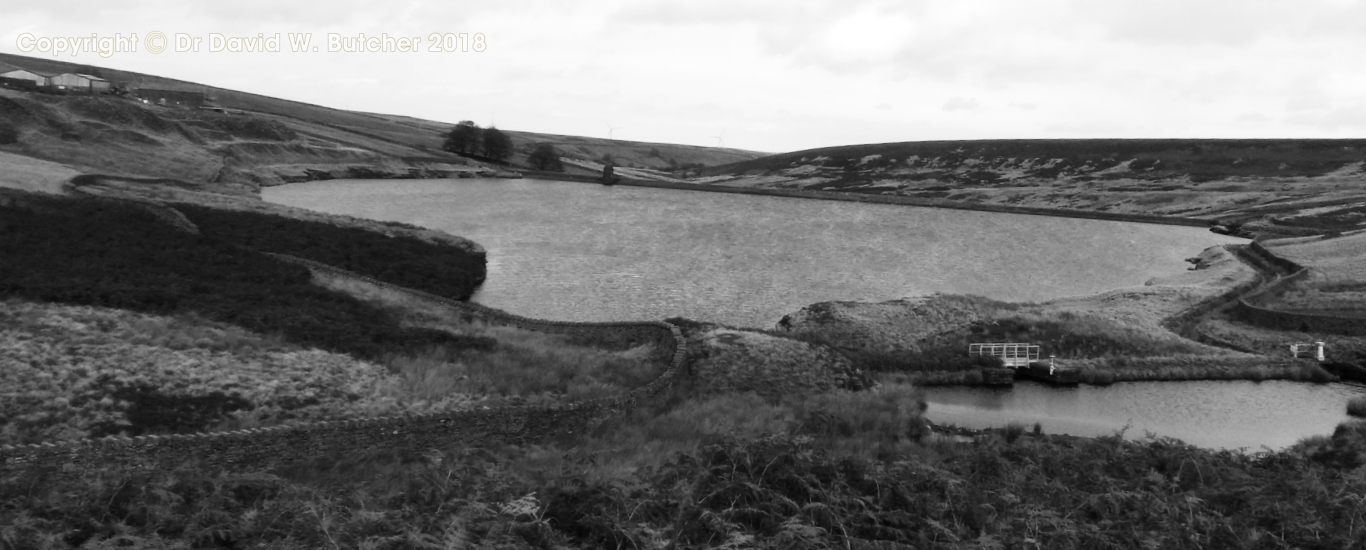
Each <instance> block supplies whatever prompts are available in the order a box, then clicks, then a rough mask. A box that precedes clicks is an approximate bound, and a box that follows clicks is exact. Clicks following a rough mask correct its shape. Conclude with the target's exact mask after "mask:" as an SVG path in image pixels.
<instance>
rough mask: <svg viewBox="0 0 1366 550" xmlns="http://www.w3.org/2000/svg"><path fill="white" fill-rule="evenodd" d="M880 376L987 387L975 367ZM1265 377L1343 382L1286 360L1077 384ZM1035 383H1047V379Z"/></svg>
mask: <svg viewBox="0 0 1366 550" xmlns="http://www.w3.org/2000/svg"><path fill="white" fill-rule="evenodd" d="M1269 363H1270V362H1269ZM1320 371H1321V372H1320ZM880 378H881V379H880V380H879V382H889V383H897V382H904V383H908V384H911V385H914V386H990V385H989V384H987V383H985V381H983V379H982V378H983V377H982V374H981V373H980V372H979V371H976V370H970V371H926V372H914V373H897V374H895V375H893V376H888V377H885V378H883V377H880ZM1017 380H1018V378H1017ZM1026 380H1027V379H1026ZM1267 380H1285V381H1289V382H1304V383H1310V384H1334V383H1344V380H1343V379H1342V378H1341V377H1338V376H1336V375H1333V374H1331V373H1329V372H1327V371H1325V370H1323V367H1321V366H1319V365H1318V364H1317V363H1314V364H1311V363H1304V364H1299V365H1297V364H1290V363H1281V364H1275V363H1270V364H1267V365H1259V366H1256V367H1252V368H1236V367H1217V366H1211V367H1200V368H1190V367H1181V366H1174V367H1134V368H1124V369H1105V370H1100V369H1082V370H1081V385H1084V386H1109V385H1111V384H1114V383H1117V382H1199V381H1246V382H1263V381H1267ZM1039 383H1041V384H1045V385H1047V384H1048V383H1047V382H1039Z"/></svg>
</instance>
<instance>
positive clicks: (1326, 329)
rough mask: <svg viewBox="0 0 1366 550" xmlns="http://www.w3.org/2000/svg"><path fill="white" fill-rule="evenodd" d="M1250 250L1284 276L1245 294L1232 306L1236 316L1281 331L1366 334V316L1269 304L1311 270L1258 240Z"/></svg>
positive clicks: (1350, 334)
mask: <svg viewBox="0 0 1366 550" xmlns="http://www.w3.org/2000/svg"><path fill="white" fill-rule="evenodd" d="M1248 249H1249V250H1250V251H1252V252H1253V253H1254V254H1255V255H1256V256H1257V257H1259V259H1260V260H1262V261H1264V262H1266V263H1267V264H1269V265H1270V266H1271V267H1272V268H1273V269H1274V270H1276V272H1277V273H1280V274H1282V275H1281V276H1280V277H1278V278H1277V279H1276V280H1275V281H1273V282H1271V283H1270V284H1267V285H1266V286H1264V287H1262V288H1261V289H1259V290H1257V291H1255V292H1252V293H1249V294H1247V295H1245V296H1243V297H1242V298H1241V299H1239V300H1238V301H1237V302H1236V303H1234V304H1233V307H1232V308H1230V309H1229V315H1231V316H1232V317H1233V318H1234V319H1237V320H1239V321H1242V322H1244V323H1247V324H1249V325H1255V326H1260V327H1266V328H1272V329H1277V330H1293V331H1300V332H1323V333H1328V334H1343V335H1348V336H1361V335H1366V319H1362V318H1352V317H1338V316H1334V315H1321V314H1315V313H1300V312H1295V311H1286V310H1281V309H1273V308H1271V307H1269V306H1268V304H1270V303H1271V302H1273V301H1274V300H1275V299H1276V298H1277V297H1279V296H1281V295H1282V294H1284V293H1285V291H1286V290H1289V289H1290V287H1291V285H1293V284H1294V283H1295V282H1296V281H1300V280H1303V279H1304V278H1306V277H1308V275H1309V269H1308V268H1306V267H1304V266H1301V265H1299V264H1297V263H1295V262H1293V261H1290V260H1287V259H1285V258H1281V257H1280V256H1277V255H1275V254H1273V253H1271V251H1269V250H1267V249H1266V248H1264V247H1262V245H1260V244H1258V243H1255V242H1254V243H1251V244H1249V245H1248Z"/></svg>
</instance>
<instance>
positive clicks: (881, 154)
mask: <svg viewBox="0 0 1366 550" xmlns="http://www.w3.org/2000/svg"><path fill="white" fill-rule="evenodd" d="M1363 162H1366V140H1289V139H1287V140H1196V139H1151V140H1121V139H1093V140H981V141H926V142H906V143H883V144H870V145H851V146H843V147H829V148H822V149H810V150H806V151H797V152H792V153H783V154H778V155H772V156H768V157H762V158H758V159H754V160H749V161H741V162H737V163H733V164H728V165H724V166H717V167H713V168H710V169H708V170H706V171H705V173H706V174H707V175H708V177H707V178H704V181H708V182H711V183H719V184H725V185H735V186H754V187H779V188H801V189H819V190H829V191H845V192H851V193H873V194H894V195H908V196H916V197H925V198H935V199H947V200H953V201H962V202H968V203H990V204H1012V205H1021V206H1037V207H1051V208H1066V209H1077V210H1098V211H1105V212H1122V213H1140V214H1157V215H1180V216H1195V217H1208V218H1218V219H1221V220H1230V221H1238V222H1252V225H1251V226H1250V228H1251V229H1256V230H1257V231H1259V232H1262V233H1267V234H1289V235H1293V234H1310V233H1322V232H1325V231H1343V230H1352V229H1356V228H1361V227H1366V199H1363V198H1362V195H1361V191H1362V186H1363V182H1366V174H1364V173H1363V171H1362V167H1363ZM1311 209H1312V210H1311ZM1311 214H1312V215H1311Z"/></svg>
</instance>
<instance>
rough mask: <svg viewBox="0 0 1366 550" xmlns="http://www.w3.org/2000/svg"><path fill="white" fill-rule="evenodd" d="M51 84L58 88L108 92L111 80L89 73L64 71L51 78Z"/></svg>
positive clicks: (75, 90) (74, 90)
mask: <svg viewBox="0 0 1366 550" xmlns="http://www.w3.org/2000/svg"><path fill="white" fill-rule="evenodd" d="M49 85H50V86H55V87H57V88H58V89H64V90H71V91H73V92H87V93H92V94H93V93H97V92H107V91H109V81H108V80H105V79H103V78H100V77H98V76H90V75H88V74H77V73H62V74H59V75H57V76H54V77H52V78H51V80H50V83H49Z"/></svg>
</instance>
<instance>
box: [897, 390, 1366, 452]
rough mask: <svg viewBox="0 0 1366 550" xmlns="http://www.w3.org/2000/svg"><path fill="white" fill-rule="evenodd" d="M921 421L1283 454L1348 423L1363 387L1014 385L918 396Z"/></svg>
mask: <svg viewBox="0 0 1366 550" xmlns="http://www.w3.org/2000/svg"><path fill="white" fill-rule="evenodd" d="M924 392H925V401H926V403H927V404H928V405H929V408H928V409H927V410H926V411H925V415H926V417H928V418H929V419H930V420H933V421H934V422H935V423H937V424H952V425H956V426H960V427H964V428H974V429H980V428H990V427H1000V426H1004V425H1006V424H1008V423H1010V422H1019V423H1021V424H1024V425H1025V426H1027V427H1032V426H1033V425H1034V423H1036V422H1037V423H1039V424H1040V425H1041V426H1042V427H1043V430H1044V432H1046V433H1056V434H1070V435H1079V436H1098V435H1110V434H1113V433H1115V432H1116V431H1119V430H1122V429H1125V426H1128V429H1127V430H1126V431H1125V432H1124V436H1125V437H1126V438H1129V439H1134V438H1141V437H1143V436H1144V435H1145V432H1151V433H1153V434H1155V435H1158V436H1165V437H1173V438H1176V439H1180V440H1183V441H1185V442H1187V443H1190V444H1192V445H1196V446H1200V447H1212V448H1224V449H1239V448H1247V449H1248V450H1249V451H1254V452H1255V451H1258V450H1260V449H1261V447H1262V446H1266V447H1269V448H1271V449H1276V450H1279V449H1283V448H1285V447H1288V446H1290V445H1293V444H1294V443H1295V442H1296V441H1299V440H1300V439H1302V438H1304V437H1308V436H1311V435H1329V434H1331V433H1333V428H1335V427H1337V425H1338V424H1339V423H1341V422H1343V421H1346V420H1347V419H1348V416H1347V413H1346V410H1347V401H1348V400H1349V399H1351V398H1352V397H1355V396H1359V395H1366V386H1358V385H1348V384H1308V383H1303V382H1286V381H1265V382H1248V381H1192V382H1121V383H1117V384H1114V385H1111V386H1080V387H1075V388H1056V387H1050V386H1046V385H1043V384H1039V383H1036V382H1028V381H1020V382H1016V383H1015V386H1014V387H1013V388H986V387H969V386H931V387H926V388H924Z"/></svg>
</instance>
